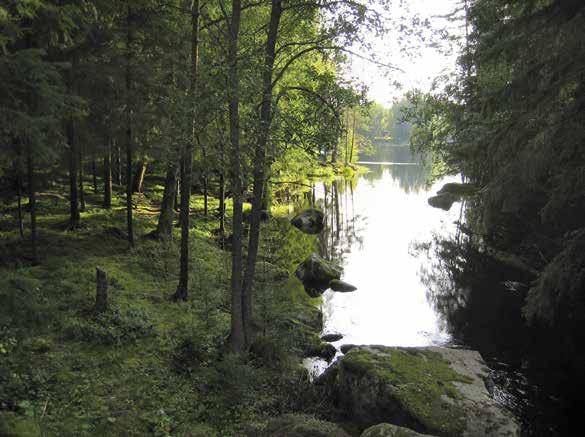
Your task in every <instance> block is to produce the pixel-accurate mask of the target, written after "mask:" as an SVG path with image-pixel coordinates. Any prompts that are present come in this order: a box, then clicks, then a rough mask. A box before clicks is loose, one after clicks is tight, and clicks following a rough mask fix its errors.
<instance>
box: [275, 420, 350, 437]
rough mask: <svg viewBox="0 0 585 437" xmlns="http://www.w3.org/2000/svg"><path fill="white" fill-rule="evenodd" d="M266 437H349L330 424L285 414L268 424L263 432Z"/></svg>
mask: <svg viewBox="0 0 585 437" xmlns="http://www.w3.org/2000/svg"><path fill="white" fill-rule="evenodd" d="M264 436H266V437H349V435H348V434H347V433H346V432H345V431H344V430H343V429H341V428H340V427H339V426H337V425H336V424H334V423H331V422H325V421H323V420H318V419H315V418H314V417H311V416H308V415H304V414H287V415H284V416H281V417H278V418H276V419H274V420H273V421H272V422H270V423H269V424H268V426H267V428H266V431H265V432H264Z"/></svg>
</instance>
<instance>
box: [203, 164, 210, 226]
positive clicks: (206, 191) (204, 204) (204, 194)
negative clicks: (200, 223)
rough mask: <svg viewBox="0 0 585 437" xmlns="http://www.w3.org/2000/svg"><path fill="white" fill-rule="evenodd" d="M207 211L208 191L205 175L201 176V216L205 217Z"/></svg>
mask: <svg viewBox="0 0 585 437" xmlns="http://www.w3.org/2000/svg"><path fill="white" fill-rule="evenodd" d="M208 210H209V191H208V186H207V174H204V175H203V215H204V216H205V217H207V214H208V212H209V211H208Z"/></svg>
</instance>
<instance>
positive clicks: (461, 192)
mask: <svg viewBox="0 0 585 437" xmlns="http://www.w3.org/2000/svg"><path fill="white" fill-rule="evenodd" d="M476 192H477V187H476V186H475V185H473V184H461V183H456V182H449V183H447V184H445V185H443V188H441V189H440V190H439V191H437V194H453V195H455V196H469V195H472V194H475V193H476Z"/></svg>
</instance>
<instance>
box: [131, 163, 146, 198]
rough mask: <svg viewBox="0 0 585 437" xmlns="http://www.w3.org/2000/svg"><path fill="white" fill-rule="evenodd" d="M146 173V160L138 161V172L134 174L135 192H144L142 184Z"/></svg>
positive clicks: (133, 186)
mask: <svg viewBox="0 0 585 437" xmlns="http://www.w3.org/2000/svg"><path fill="white" fill-rule="evenodd" d="M145 174H146V163H145V162H144V161H140V162H138V164H137V165H136V173H135V174H134V179H133V184H132V191H133V192H134V193H142V185H143V183H144V175H145Z"/></svg>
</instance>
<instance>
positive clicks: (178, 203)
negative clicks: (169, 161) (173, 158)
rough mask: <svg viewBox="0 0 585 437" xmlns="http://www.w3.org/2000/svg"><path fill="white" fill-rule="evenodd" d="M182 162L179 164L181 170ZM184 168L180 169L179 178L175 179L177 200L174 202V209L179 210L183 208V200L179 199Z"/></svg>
mask: <svg viewBox="0 0 585 437" xmlns="http://www.w3.org/2000/svg"><path fill="white" fill-rule="evenodd" d="M181 166H182V163H181V164H179V170H181ZM181 173H182V170H181V171H179V175H178V176H177V180H176V181H175V200H174V202H173V209H174V210H175V211H177V212H179V211H180V210H181V201H180V200H179V193H180V192H181V176H180V174H181Z"/></svg>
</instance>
